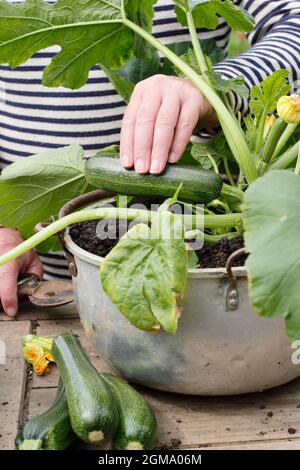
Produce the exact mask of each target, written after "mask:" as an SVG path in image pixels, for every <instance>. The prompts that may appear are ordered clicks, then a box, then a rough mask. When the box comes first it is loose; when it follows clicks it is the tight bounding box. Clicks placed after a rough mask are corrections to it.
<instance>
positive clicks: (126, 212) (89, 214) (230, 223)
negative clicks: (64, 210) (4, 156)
mask: <svg viewBox="0 0 300 470" xmlns="http://www.w3.org/2000/svg"><path fill="white" fill-rule="evenodd" d="M151 217H157V212H151V211H147V210H140V209H125V208H99V209H89V210H84V211H79V212H75V213H73V214H69V215H67V216H66V217H63V218H62V219H59V220H57V221H55V222H53V223H52V224H51V225H49V226H48V227H46V228H44V229H43V230H41V231H40V232H39V233H36V234H35V235H33V236H32V237H31V238H29V239H28V240H25V241H24V242H23V243H21V244H20V245H18V246H17V247H16V248H14V249H13V250H11V251H9V252H7V253H4V254H3V255H1V256H0V266H4V265H5V264H7V263H9V262H10V261H13V260H14V259H16V258H18V257H19V256H22V255H24V254H25V253H27V252H28V251H30V250H32V249H33V248H35V247H36V246H38V245H40V244H41V243H43V242H44V241H46V240H47V239H48V238H50V237H52V236H53V235H55V234H56V233H58V232H61V231H62V230H64V229H66V228H67V227H68V226H69V225H73V224H76V223H78V222H84V221H87V220H97V219H104V218H109V219H126V220H139V221H141V222H147V223H149V222H150V221H151ZM175 217H180V218H182V220H183V223H184V225H186V226H187V227H190V228H191V229H193V228H199V225H198V224H199V217H197V215H183V216H181V215H177V216H176V215H175ZM242 217H243V215H242V214H224V215H223V214H222V215H207V216H204V226H205V228H219V227H221V228H225V227H229V228H231V227H235V226H236V225H239V224H240V223H241V221H242ZM202 220H203V218H202ZM197 225H198V226H197Z"/></svg>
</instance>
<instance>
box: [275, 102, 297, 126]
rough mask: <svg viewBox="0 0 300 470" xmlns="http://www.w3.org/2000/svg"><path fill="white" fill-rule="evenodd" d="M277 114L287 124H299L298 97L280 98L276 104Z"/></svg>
mask: <svg viewBox="0 0 300 470" xmlns="http://www.w3.org/2000/svg"><path fill="white" fill-rule="evenodd" d="M277 112H278V115H279V117H281V119H283V120H284V121H285V122H287V123H289V124H297V123H298V122H300V96H299V95H291V96H282V97H281V98H280V99H279V101H278V103H277Z"/></svg>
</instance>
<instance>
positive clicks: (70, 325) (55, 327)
mask: <svg viewBox="0 0 300 470" xmlns="http://www.w3.org/2000/svg"><path fill="white" fill-rule="evenodd" d="M66 331H70V332H71V333H73V334H75V335H77V336H79V338H80V341H81V343H82V345H83V347H84V349H85V351H86V352H87V354H88V356H89V357H90V359H91V362H92V363H93V364H94V366H95V367H96V368H97V369H98V370H99V371H101V372H110V371H111V369H110V368H109V366H108V365H107V364H106V363H105V361H104V360H103V359H101V357H100V356H99V354H98V353H97V352H96V351H95V349H94V348H93V346H92V345H91V344H90V342H89V340H88V339H87V337H86V336H85V334H84V331H83V328H82V326H81V323H80V321H79V320H62V321H43V322H39V324H38V326H37V329H36V334H37V335H40V336H57V335H59V334H61V333H64V332H66ZM57 382H58V370H57V369H56V367H54V368H53V371H52V373H51V374H50V375H48V376H45V377H37V376H36V375H35V376H34V377H33V382H32V387H33V388H39V387H56V385H57Z"/></svg>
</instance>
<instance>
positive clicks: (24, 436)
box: [16, 380, 76, 450]
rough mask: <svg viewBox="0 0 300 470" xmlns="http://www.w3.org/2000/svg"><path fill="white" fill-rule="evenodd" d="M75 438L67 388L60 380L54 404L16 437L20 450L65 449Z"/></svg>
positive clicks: (26, 425)
mask: <svg viewBox="0 0 300 470" xmlns="http://www.w3.org/2000/svg"><path fill="white" fill-rule="evenodd" d="M75 438H76V436H75V434H74V432H73V430H72V427H71V421H70V416H69V410H68V404H67V398H66V393H65V388H64V385H63V383H62V381H61V380H60V383H59V386H58V390H57V394H56V397H55V400H54V402H53V405H52V406H51V408H50V409H49V410H48V411H46V412H45V413H43V414H42V415H40V416H37V417H35V418H32V419H31V420H29V421H28V422H27V423H26V424H25V425H24V426H23V428H22V429H21V431H20V432H19V433H18V435H17V437H16V446H17V448H18V449H19V450H64V449H67V448H68V447H69V446H70V445H71V444H72V442H73V441H74V440H75Z"/></svg>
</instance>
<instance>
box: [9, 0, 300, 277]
mask: <svg viewBox="0 0 300 470" xmlns="http://www.w3.org/2000/svg"><path fill="white" fill-rule="evenodd" d="M235 3H236V4H237V5H239V6H242V7H243V8H245V9H246V10H247V11H248V12H249V13H251V14H252V15H253V16H254V18H255V21H256V26H255V30H254V32H252V33H251V34H250V35H249V40H250V43H251V49H250V50H249V51H248V52H246V53H244V54H242V55H240V56H238V57H237V58H234V59H230V60H225V61H224V62H222V63H220V64H218V65H217V66H216V67H215V69H216V71H218V72H221V73H222V74H223V75H224V76H225V77H226V78H233V77H236V76H238V75H243V76H244V77H245V80H246V84H247V86H248V87H249V88H251V87H252V86H253V85H255V84H258V83H259V82H261V81H262V80H264V79H265V78H266V77H267V76H268V75H270V74H271V73H272V72H273V71H275V70H278V69H282V68H285V69H288V70H289V71H290V72H291V74H290V80H291V83H292V85H293V88H294V90H298V88H299V83H300V1H286V0H273V1H269V0H268V1H263V0H236V1H235ZM155 12H156V15H155V20H154V27H153V32H154V35H155V36H156V37H157V38H159V39H160V40H161V41H162V42H163V43H165V44H168V43H172V42H177V41H187V40H189V35H188V31H187V29H186V28H182V27H181V26H180V24H179V23H178V22H177V20H176V17H175V13H174V4H173V2H171V1H168V0H158V2H157V4H156V6H155ZM229 33H230V29H229V27H228V26H227V25H226V23H225V22H224V20H223V19H222V18H220V19H219V25H218V28H217V29H216V30H215V31H207V30H204V29H201V30H199V36H200V38H202V39H207V38H213V39H214V40H215V41H216V43H217V45H218V46H219V47H220V48H222V49H223V50H224V51H226V47H227V44H228V39H229ZM58 50H59V48H58V47H51V48H49V49H46V50H43V51H41V52H39V53H37V54H35V55H34V56H33V57H32V58H31V59H30V60H28V61H27V62H26V64H24V65H22V66H20V67H18V68H16V69H14V70H12V69H11V68H10V67H8V66H5V65H2V66H0V168H3V167H5V166H6V165H9V164H10V163H12V162H14V161H16V160H17V159H18V158H23V157H27V156H28V155H32V154H35V153H39V152H41V151H43V150H46V149H51V148H57V147H60V146H64V145H69V144H72V143H79V144H81V145H82V146H83V147H84V149H85V152H86V155H87V156H89V155H93V154H94V153H95V150H98V149H100V148H102V147H105V146H107V145H111V144H115V143H118V141H119V133H120V126H121V121H122V116H123V113H124V109H125V103H124V102H123V101H122V99H121V97H120V96H118V94H117V93H116V91H115V90H114V88H113V87H112V85H111V84H110V83H109V81H108V79H107V78H106V76H105V74H104V73H103V72H102V70H101V69H100V68H99V67H98V66H95V67H93V68H92V70H91V72H90V75H89V80H88V82H87V84H86V85H85V86H84V87H82V88H81V89H80V90H76V91H71V90H68V89H64V88H56V89H55V88H54V89H53V88H51V89H49V88H44V87H43V86H42V73H43V70H44V68H45V67H46V66H47V65H48V64H49V62H50V60H51V59H52V58H53V57H54V55H55V54H56V53H57V51H58ZM233 100H234V103H233V106H234V107H235V109H236V110H241V111H246V109H247V106H248V103H247V101H242V100H241V99H240V98H237V97H233ZM42 260H43V262H44V266H45V275H46V277H48V278H49V277H51V276H57V277H64V276H66V274H67V272H66V264H65V260H64V257H63V255H61V254H48V255H42Z"/></svg>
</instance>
